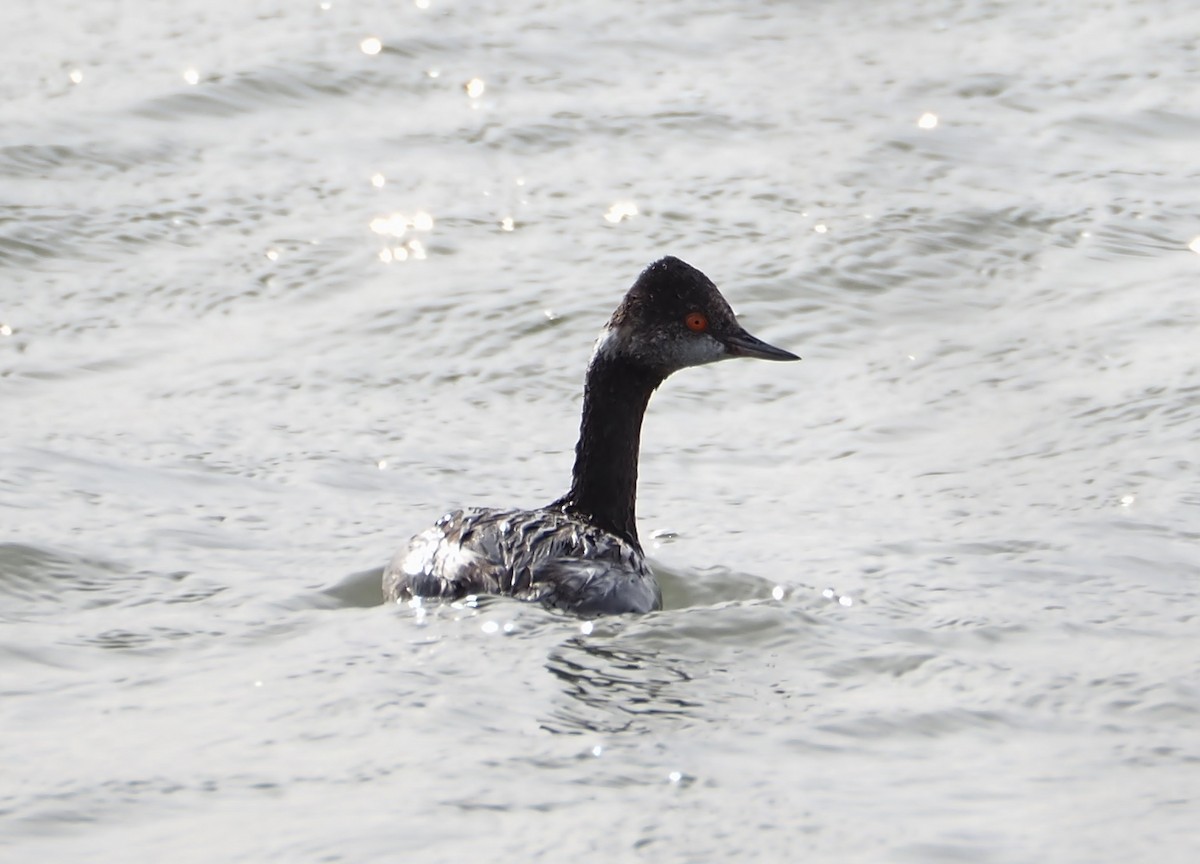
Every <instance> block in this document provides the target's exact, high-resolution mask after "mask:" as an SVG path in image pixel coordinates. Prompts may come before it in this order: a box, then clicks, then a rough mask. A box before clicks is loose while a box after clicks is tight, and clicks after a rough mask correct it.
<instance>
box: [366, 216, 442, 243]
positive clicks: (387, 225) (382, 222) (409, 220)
mask: <svg viewBox="0 0 1200 864" xmlns="http://www.w3.org/2000/svg"><path fill="white" fill-rule="evenodd" d="M409 228H412V229H413V230H414V231H432V230H433V217H432V216H431V215H429V214H428V213H426V212H425V211H424V210H418V211H417V212H416V213H414V214H412V216H409V215H408V214H406V213H389V214H388V215H386V216H376V217H375V218H374V219H372V220H371V230H372V231H374V232H375V233H376V234H383V235H384V236H387V237H403V236H404V235H405V234H406V233H408V229H409Z"/></svg>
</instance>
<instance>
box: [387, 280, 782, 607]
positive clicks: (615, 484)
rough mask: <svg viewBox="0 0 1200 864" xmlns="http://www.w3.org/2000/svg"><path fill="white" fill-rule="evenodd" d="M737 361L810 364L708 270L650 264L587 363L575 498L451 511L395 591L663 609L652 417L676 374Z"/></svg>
mask: <svg viewBox="0 0 1200 864" xmlns="http://www.w3.org/2000/svg"><path fill="white" fill-rule="evenodd" d="M730 357H758V358H761V359H763V360H799V359H800V358H799V357H797V356H796V355H795V354H792V353H791V352H790V351H784V350H783V349H782V348H776V347H774V346H772V345H768V344H767V343H766V342H763V341H762V340H761V339H758V338H756V337H754V336H751V335H750V334H749V333H747V332H746V331H745V330H743V329H742V328H741V327H740V326H739V325H738V323H737V321H736V320H735V319H734V316H733V311H732V310H731V309H730V308H729V304H728V303H726V302H725V298H724V297H722V296H721V293H720V292H719V291H718V290H717V287H716V286H715V285H714V284H713V283H712V281H710V280H709V278H708V277H707V276H705V275H704V274H703V273H701V272H700V271H699V270H697V269H695V268H694V267H691V266H689V265H688V264H685V263H684V262H683V261H680V260H679V259H678V258H670V257H668V258H663V259H661V260H660V261H656V262H654V263H653V264H651V265H650V266H649V267H647V268H646V269H645V270H644V271H642V274H641V275H640V276H638V278H637V281H636V282H634V284H633V287H632V288H630V289H629V293H627V294H626V295H625V298H624V299H623V300H622V301H621V305H620V306H618V307H617V310H616V311H615V312H614V313H613V315H612V318H611V319H609V322H608V325H607V326H606V327H605V328H604V330H603V331H602V332H601V333H600V338H599V339H598V340H597V341H596V347H595V350H594V351H593V353H592V359H591V362H589V363H588V368H587V377H586V379H585V381H584V389H583V419H582V422H581V424H580V430H579V443H578V444H577V445H576V447H575V468H574V470H573V472H572V475H571V489H570V491H569V492H567V494H566V495H564V496H562V497H561V498H559V499H558V500H557V501H554V502H553V503H551V504H548V505H546V506H545V507H543V508H541V509H538V510H495V509H491V508H470V509H466V510H455V511H454V512H453V513H448V514H446V515H445V516H443V517H442V518H441V519H439V520H438V521H437V523H436V524H435V525H434V526H433V527H432V528H430V529H429V530H427V531H424V532H422V533H421V534H418V535H417V536H416V537H414V538H413V539H412V541H411V542H410V543H409V546H408V548H407V549H404V550H401V551H400V552H399V553H397V554H396V556H395V558H393V559H392V561H391V563H390V564H388V566H387V567H386V568H384V573H383V592H384V595H385V596H386V597H387V599H388V600H389V601H399V600H406V599H409V598H412V597H442V598H459V597H463V596H466V595H468V594H507V595H510V596H513V597H518V598H521V599H526V600H537V601H540V602H542V603H545V604H546V605H548V606H554V607H558V608H562V609H568V610H571V611H574V612H578V613H581V614H585V615H598V614H616V613H622V612H650V611H652V610H655V609H661V608H662V592H661V591H660V590H659V587H658V582H657V581H656V580H655V578H654V574H653V573H652V572H651V570H650V567H649V565H647V563H646V558H645V555H644V554H643V553H642V547H641V544H640V543H639V542H638V535H637V525H636V521H635V516H634V512H635V507H636V495H637V469H638V447H639V444H640V440H641V431H642V417H643V415H644V414H645V412H646V406H647V404H648V403H649V401H650V395H651V394H652V393H653V392H654V390H655V388H656V387H658V385H659V384H661V383H662V382H663V381H664V380H665V379H666V378H667V376H668V375H670V374H671V373H672V372H676V371H678V370H680V369H684V368H686V367H688V366H699V365H702V364H704V363H714V362H716V361H717V360H725V359H727V358H730Z"/></svg>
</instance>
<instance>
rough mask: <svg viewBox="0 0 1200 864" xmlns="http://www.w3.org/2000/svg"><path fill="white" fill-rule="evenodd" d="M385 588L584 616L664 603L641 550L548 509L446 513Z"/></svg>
mask: <svg viewBox="0 0 1200 864" xmlns="http://www.w3.org/2000/svg"><path fill="white" fill-rule="evenodd" d="M383 587H384V593H385V594H386V595H387V596H388V597H389V598H391V599H398V598H400V597H404V596H413V595H415V596H418V597H445V598H455V597H462V596H465V595H467V594H508V595H510V596H513V597H517V598H519V599H522V600H537V601H540V602H542V603H545V604H546V605H547V606H555V607H558V608H561V609H571V610H574V611H576V612H581V613H584V614H615V613H620V612H649V611H651V610H652V609H657V608H659V607H660V606H661V605H662V595H661V593H660V592H659V589H658V583H657V582H656V581H655V580H654V575H653V574H652V573H651V572H650V568H649V567H648V566H647V565H646V559H645V557H644V556H643V555H642V552H641V549H640V548H638V547H636V546H634V545H633V544H630V543H628V542H626V541H624V540H622V539H620V538H619V537H617V536H615V535H613V534H610V533H609V532H607V531H604V530H603V529H601V528H597V527H596V526H595V525H590V524H588V523H587V522H584V521H583V520H581V519H579V518H578V517H574V516H570V515H568V514H567V513H565V512H563V511H562V510H556V509H553V508H547V509H544V510H492V509H487V508H478V507H476V508H471V509H468V510H456V511H454V512H453V513H448V514H446V515H445V516H443V517H442V518H441V519H439V520H438V521H437V523H436V524H435V525H434V526H433V527H432V528H429V529H428V530H426V531H423V532H421V533H420V534H418V535H417V536H416V537H414V538H413V540H412V543H411V544H410V545H409V547H408V548H407V549H405V550H402V551H401V552H398V553H397V554H396V557H395V558H394V559H393V560H392V562H391V564H389V565H388V567H387V569H386V570H385V572H384V586H383Z"/></svg>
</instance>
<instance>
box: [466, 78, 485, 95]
mask: <svg viewBox="0 0 1200 864" xmlns="http://www.w3.org/2000/svg"><path fill="white" fill-rule="evenodd" d="M463 89H464V90H466V91H467V95H468V96H470V97H471V98H472V99H478V98H479V97H480V96H482V95H483V91H484V90H486V89H487V85H486V84H484V83H483V79H482V78H472V79H471V80H470V81H468V82H467V83H466V84H464V85H463Z"/></svg>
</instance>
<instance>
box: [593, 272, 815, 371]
mask: <svg viewBox="0 0 1200 864" xmlns="http://www.w3.org/2000/svg"><path fill="white" fill-rule="evenodd" d="M596 353H597V354H605V355H607V356H620V357H622V358H624V359H627V360H629V361H630V362H633V363H636V364H637V365H640V366H644V367H646V368H648V369H651V370H654V371H655V372H657V373H659V374H661V375H662V376H663V377H664V378H665V377H666V376H667V375H670V374H671V373H672V372H675V371H678V370H679V369H684V368H686V367H688V366H699V365H702V364H704V363H715V362H716V361H718V360H725V359H728V358H730V357H759V358H762V359H764V360H799V359H800V358H799V357H797V356H796V355H795V354H792V353H791V352H790V351H784V350H783V349H782V348H775V347H774V346H772V345H768V344H767V343H766V342H763V341H762V340H761V339H757V338H755V337H754V336H751V335H750V334H749V333H747V332H746V331H745V330H743V329H742V327H741V326H740V325H739V324H738V323H737V319H736V318H735V317H734V314H733V310H732V309H730V308H729V303H727V302H726V301H725V298H724V297H722V296H721V292H720V291H718V290H717V286H716V285H714V284H713V282H712V280H711V279H709V278H708V277H707V276H705V275H704V274H703V273H701V272H700V271H699V270H697V269H696V268H695V267H692V266H691V265H689V264H685V263H684V262H683V261H680V260H679V259H678V258H672V257H667V258H662V259H660V260H658V261H655V262H654V263H653V264H651V265H650V266H649V267H647V268H646V269H645V270H643V271H642V273H641V275H640V276H638V278H637V281H636V282H634V283H633V287H632V288H630V289H629V292H628V293H627V294H626V295H625V299H624V300H622V301H621V305H620V306H618V307H617V310H616V311H615V312H614V313H613V315H612V318H611V319H609V322H608V327H607V328H605V331H604V332H603V333H602V334H601V337H600V341H599V342H598V343H597V345H596Z"/></svg>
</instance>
